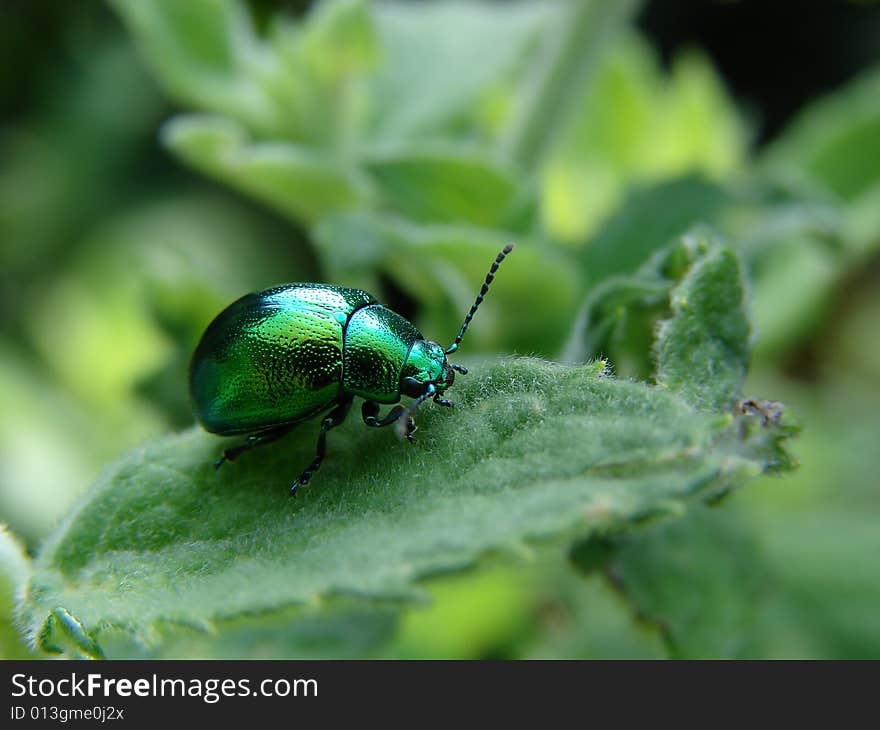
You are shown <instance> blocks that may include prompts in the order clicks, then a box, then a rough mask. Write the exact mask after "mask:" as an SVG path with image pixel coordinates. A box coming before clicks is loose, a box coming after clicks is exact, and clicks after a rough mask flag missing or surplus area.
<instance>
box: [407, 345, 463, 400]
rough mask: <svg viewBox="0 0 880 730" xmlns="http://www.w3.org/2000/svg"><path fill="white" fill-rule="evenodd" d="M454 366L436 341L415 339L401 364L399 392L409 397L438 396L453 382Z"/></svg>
mask: <svg viewBox="0 0 880 730" xmlns="http://www.w3.org/2000/svg"><path fill="white" fill-rule="evenodd" d="M456 369H457V368H455V367H454V366H452V365H450V364H449V363H448V362H447V360H446V353H445V352H443V348H442V347H440V345H438V344H437V343H436V342H431V341H430V340H417V341H416V342H414V343H413V346H412V349H411V350H410V351H409V355H408V356H407V358H406V362H405V363H404V365H403V371H402V373H401V378H400V392H401V393H403V394H404V395H408V396H409V397H410V398H427V397H430V396H431V395H434V396H435V400H437V396H439V395H440V394H441V393H443V391H445V390H446V389H447V388H448V387H450V386H451V385H452V384H453V383H454V382H455V370H456Z"/></svg>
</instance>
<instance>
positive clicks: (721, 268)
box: [655, 242, 750, 411]
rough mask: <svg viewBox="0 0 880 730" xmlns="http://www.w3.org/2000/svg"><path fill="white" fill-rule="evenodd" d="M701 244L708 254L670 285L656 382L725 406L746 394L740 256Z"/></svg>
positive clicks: (706, 404) (708, 406)
mask: <svg viewBox="0 0 880 730" xmlns="http://www.w3.org/2000/svg"><path fill="white" fill-rule="evenodd" d="M698 245H699V244H698ZM703 245H704V246H706V248H707V249H708V250H707V251H706V253H705V255H703V256H701V257H700V258H698V259H697V260H696V262H695V263H694V264H693V265H692V266H691V267H690V269H689V270H688V271H687V274H686V275H685V276H684V278H683V280H682V282H681V283H680V284H678V285H677V286H676V287H675V288H674V289H673V290H672V294H671V297H670V302H671V307H672V317H671V318H670V319H668V320H666V321H664V322H662V323H661V324H660V328H659V331H658V334H657V343H656V346H655V357H656V360H657V382H658V383H660V385H662V386H664V387H667V388H670V389H672V390H676V391H678V392H679V393H681V395H682V396H683V397H684V398H685V400H686V401H688V402H689V403H691V404H692V405H693V406H694V407H696V408H700V409H705V410H710V411H723V410H725V409H727V408H730V407H731V406H732V405H733V401H734V400H736V399H737V398H739V397H740V396H741V395H742V387H743V383H744V382H745V378H746V370H747V368H748V359H749V335H750V327H749V319H748V315H747V313H746V311H745V306H746V305H745V287H744V284H743V279H742V270H741V269H740V264H739V259H738V258H737V256H736V254H735V253H734V252H733V251H731V250H730V249H728V248H724V247H722V246H718V245H715V246H711V244H708V243H705V242H703Z"/></svg>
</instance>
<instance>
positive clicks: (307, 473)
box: [290, 398, 354, 497]
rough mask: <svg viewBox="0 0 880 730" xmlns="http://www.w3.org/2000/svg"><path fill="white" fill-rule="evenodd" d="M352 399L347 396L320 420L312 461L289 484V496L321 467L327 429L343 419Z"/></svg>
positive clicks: (308, 480) (309, 479) (325, 448)
mask: <svg viewBox="0 0 880 730" xmlns="http://www.w3.org/2000/svg"><path fill="white" fill-rule="evenodd" d="M353 401H354V398H349V399H348V400H346V401H345V402H343V403H340V404H339V405H338V406H336V408H334V409H333V410H332V411H330V413H328V414H327V415H326V416H324V420H323V421H321V432H320V433H319V434H318V445H317V447H316V448H315V458H314V459H313V460H312V463H311V464H309V465H308V467H306V469H305V470H304V471H303V473H302V474H300V475H299V476H298V477H297V478H296V481H295V482H294V483H293V486H291V488H290V496H291V497H295V496H296V490H297V489H298V488H299V487H301V486H305V485H306V484H308V483H309V482H310V481H311V480H312V476H314V474H315V472H316V471H318V469H320V468H321V462H323V461H324V454H325V452H326V451H327V431H329V430H330V429H331V428H336V427H337V426H339V425H340V424H341V423H342V422H343V421H344V420H345V417H346V416H347V415H348V412H349V410H351V404H352V402H353Z"/></svg>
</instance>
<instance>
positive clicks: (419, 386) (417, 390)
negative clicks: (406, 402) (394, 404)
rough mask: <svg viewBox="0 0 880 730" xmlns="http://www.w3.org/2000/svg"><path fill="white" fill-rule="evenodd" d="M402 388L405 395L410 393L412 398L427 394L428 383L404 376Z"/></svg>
mask: <svg viewBox="0 0 880 730" xmlns="http://www.w3.org/2000/svg"><path fill="white" fill-rule="evenodd" d="M400 389H401V390H402V391H403V394H404V395H408V396H409V397H410V398H418V397H419V396H421V395H424V394H425V391H426V390H427V384H426V383H420V382H419V381H418V380H416V379H415V378H404V379H403V380H402V381H401V383H400Z"/></svg>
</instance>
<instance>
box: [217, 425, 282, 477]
mask: <svg viewBox="0 0 880 730" xmlns="http://www.w3.org/2000/svg"><path fill="white" fill-rule="evenodd" d="M291 428H293V426H281V427H280V428H275V429H272V430H271V431H264V432H263V433H257V434H253V435H252V436H248V437H247V439H245V441H244V442H243V443H240V444H238V446H232V447H230V448H228V449H225V450H224V451H223V456H221V457H220V458H219V459H217V461H215V462H214V468H215V469H219V468H220V467H221V466H223V464H225V463H226V462H227V461H235V460H236V459H237V458H238V457H239V456H241V455H242V454H243V453H244V452H245V451H250V450H251V449H253V448H254V447H256V446H259V445H260V444H268V443H271V442H272V441H277V440H278V439H280V438H281V437H282V436H284V435H285V434H286V433H288V432H289V431H290V429H291Z"/></svg>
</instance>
